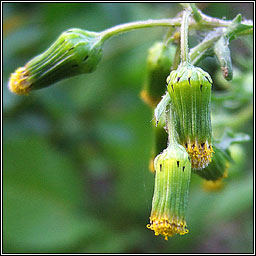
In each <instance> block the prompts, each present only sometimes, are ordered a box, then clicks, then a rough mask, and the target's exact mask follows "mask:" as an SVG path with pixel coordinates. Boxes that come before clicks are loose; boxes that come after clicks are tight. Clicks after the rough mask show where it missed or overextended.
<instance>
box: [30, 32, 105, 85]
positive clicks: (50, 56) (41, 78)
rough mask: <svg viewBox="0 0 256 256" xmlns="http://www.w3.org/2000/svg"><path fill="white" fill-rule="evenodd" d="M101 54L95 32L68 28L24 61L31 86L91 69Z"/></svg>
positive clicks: (99, 42) (90, 70) (100, 44)
mask: <svg viewBox="0 0 256 256" xmlns="http://www.w3.org/2000/svg"><path fill="white" fill-rule="evenodd" d="M101 56H102V42H101V39H100V36H99V34H98V33H95V32H89V31H85V30H82V29H76V28H74V29H69V30H67V31H65V32H63V33H62V34H61V35H60V36H59V37H58V39H57V40H56V41H55V42H54V43H53V44H52V45H51V46H50V47H49V48H48V49H47V50H46V51H45V52H43V53H42V54H40V55H38V56H36V57H35V58H33V59H32V60H31V61H29V62H28V63H27V64H26V65H25V69H26V73H27V74H28V76H27V82H28V83H29V84H30V89H40V88H43V87H47V86H50V85H52V84H53V83H55V82H57V81H59V80H62V79H64V78H67V77H71V76H75V75H79V74H83V73H90V72H93V71H94V70H95V69H96V67H97V65H98V63H99V61H100V59H101Z"/></svg>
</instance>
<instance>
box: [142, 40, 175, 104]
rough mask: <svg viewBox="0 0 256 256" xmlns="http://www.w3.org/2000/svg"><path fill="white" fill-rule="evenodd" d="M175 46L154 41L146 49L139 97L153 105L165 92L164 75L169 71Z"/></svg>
mask: <svg viewBox="0 0 256 256" xmlns="http://www.w3.org/2000/svg"><path fill="white" fill-rule="evenodd" d="M175 51H176V46H175V45H174V44H172V43H169V44H168V45H166V44H165V43H164V42H156V43H154V45H153V46H152V47H151V48H150V49H149V51H148V57H147V67H146V69H147V70H146V79H145V83H144V86H143V89H142V91H141V94H140V95H141V98H142V99H143V101H144V102H146V103H147V104H148V105H150V106H152V107H155V106H156V105H157V104H158V102H159V101H160V100H161V96H162V95H163V94H164V92H165V89H166V87H165V84H166V77H167V76H168V75H169V73H170V69H171V66H172V63H173V59H174V55H175Z"/></svg>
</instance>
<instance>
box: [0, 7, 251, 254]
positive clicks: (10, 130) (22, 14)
mask: <svg viewBox="0 0 256 256" xmlns="http://www.w3.org/2000/svg"><path fill="white" fill-rule="evenodd" d="M252 5H253V4H252V3H251V4H249V3H236V4H227V3H226V4H223V3H213V4H210V3H208V4H207V3H202V4H201V6H200V5H199V7H201V8H202V9H203V11H204V12H205V13H206V14H209V15H213V16H216V17H219V18H222V17H223V16H225V17H226V18H227V19H232V18H234V17H235V15H236V14H237V13H239V12H240V13H241V14H242V15H245V17H246V18H247V19H250V18H252V11H253V8H252ZM179 11H181V7H180V6H179V5H178V4H172V3H28V2H27V3H4V4H3V14H4V20H3V27H4V31H3V32H4V40H3V63H4V66H3V71H4V77H3V82H4V86H3V136H4V144H3V161H4V162H3V178H4V183H3V250H4V252H5V253H251V252H252V251H253V175H252V169H253V152H252V147H253V143H252V141H250V142H247V143H244V144H242V145H233V146H232V147H231V154H232V156H233V158H234V163H233V164H232V165H231V167H230V169H229V177H228V178H227V179H226V180H225V183H226V186H225V188H224V189H223V190H222V191H220V192H218V193H206V192H204V191H203V190H202V186H201V183H202V180H201V179H200V177H197V176H196V175H193V176H192V184H191V189H190V195H189V205H188V208H189V209H188V212H187V218H186V219H187V223H188V228H189V230H190V232H189V234H188V235H186V236H176V237H174V238H171V239H170V240H169V241H168V242H166V241H164V240H163V239H162V238H161V237H155V236H154V234H153V232H151V231H149V230H147V229H146V224H147V223H148V218H149V214H150V209H151V200H152V195H153V184H154V176H153V175H152V173H150V172H149V170H148V161H149V158H150V154H151V147H152V143H153V141H152V133H153V131H152V125H151V119H152V112H151V109H150V108H149V107H148V106H146V105H145V104H144V103H143V102H142V101H141V100H140V98H139V93H140V90H141V87H142V85H143V81H144V78H145V67H146V56H147V50H148V48H149V47H150V46H151V45H152V44H153V43H154V42H155V41H157V40H159V39H160V40H161V39H162V38H163V36H164V34H165V31H166V29H164V28H152V29H144V30H140V31H134V32H131V33H127V34H124V35H122V36H119V37H116V38H114V39H111V41H110V42H108V43H107V44H106V45H105V47H104V52H103V59H102V61H101V63H100V65H99V68H98V69H97V71H96V72H94V73H93V74H89V75H81V76H78V77H75V78H70V79H67V80H64V81H61V82H59V83H57V84H56V85H55V86H52V87H50V88H46V89H42V90H39V91H35V92H33V93H31V95H29V96H17V95H13V94H11V93H10V92H9V91H8V89H7V86H6V85H7V81H8V77H9V75H10V73H11V72H14V70H15V69H16V68H17V67H19V66H23V65H24V64H25V63H26V62H27V61H28V60H30V59H31V58H32V57H34V56H35V55H37V54H39V53H41V52H42V51H44V50H45V49H46V48H47V47H48V46H49V45H50V44H51V43H52V42H53V41H54V40H55V39H56V38H57V37H58V36H59V35H60V33H61V32H62V31H64V30H66V29H69V28H72V27H78V28H82V29H87V30H91V31H101V30H104V29H106V28H109V27H111V26H114V25H117V24H121V23H125V22H129V21H135V20H144V19H150V18H152V19H156V18H167V17H174V16H176V14H177V13H178V12H179ZM195 36H196V37H195V38H197V39H196V40H194V41H195V42H198V38H199V39H200V37H201V36H202V35H200V34H198V35H195ZM192 41H193V40H192ZM231 55H232V59H233V66H234V76H233V77H234V79H233V81H232V82H227V81H225V80H224V78H223V77H222V75H221V71H220V70H219V67H218V66H217V64H216V61H215V60H214V59H213V58H207V59H205V60H204V61H203V62H202V63H200V66H201V67H203V68H204V69H205V70H207V72H209V73H210V74H211V76H212V78H213V80H214V91H215V92H214V93H213V102H212V110H213V113H212V121H213V124H214V128H213V129H214V134H215V136H216V137H220V136H221V135H222V133H223V131H224V128H225V127H229V128H231V129H233V130H234V131H239V132H245V133H248V134H249V135H250V136H251V137H253V122H252V108H253V107H252V98H253V87H252V85H253V62H252V36H247V37H244V38H241V39H238V40H235V41H233V42H232V43H231ZM163 86H164V85H163Z"/></svg>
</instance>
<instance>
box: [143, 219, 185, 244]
mask: <svg viewBox="0 0 256 256" xmlns="http://www.w3.org/2000/svg"><path fill="white" fill-rule="evenodd" d="M147 228H148V229H151V230H153V231H154V232H155V235H156V236H158V235H162V236H164V239H165V240H168V237H172V236H174V235H176V234H180V235H185V234H187V233H188V229H187V228H186V222H185V221H181V222H177V221H170V220H169V219H168V218H157V217H150V224H148V225H147Z"/></svg>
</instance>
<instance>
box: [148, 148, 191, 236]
mask: <svg viewBox="0 0 256 256" xmlns="http://www.w3.org/2000/svg"><path fill="white" fill-rule="evenodd" d="M154 168H155V188H154V196H153V202H152V210H151V216H150V224H148V225H147V228H148V229H151V230H153V231H154V232H155V235H156V236H157V235H163V236H164V238H165V240H168V237H169V236H173V235H175V234H180V235H184V234H186V233H188V229H187V228H186V227H187V226H186V221H185V212H186V208H187V202H188V190H189V182H190V176H191V164H190V160H189V156H188V154H187V152H186V151H185V149H184V148H183V147H182V146H181V145H178V144H172V145H171V144H170V145H169V146H168V148H167V149H165V150H164V151H163V152H162V153H161V154H159V155H158V156H157V157H156V158H155V161H154Z"/></svg>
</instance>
